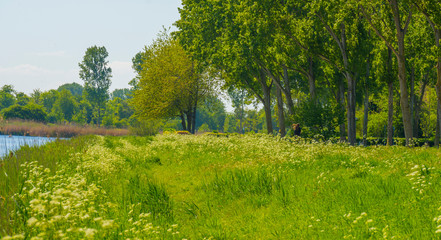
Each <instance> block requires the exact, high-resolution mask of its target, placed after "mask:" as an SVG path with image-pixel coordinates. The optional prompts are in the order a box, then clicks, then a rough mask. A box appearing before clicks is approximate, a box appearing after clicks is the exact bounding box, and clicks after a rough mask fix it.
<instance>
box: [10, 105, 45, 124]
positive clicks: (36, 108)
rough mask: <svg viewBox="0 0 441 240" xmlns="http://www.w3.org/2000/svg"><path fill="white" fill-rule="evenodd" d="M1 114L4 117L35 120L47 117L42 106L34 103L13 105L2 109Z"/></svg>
mask: <svg viewBox="0 0 441 240" xmlns="http://www.w3.org/2000/svg"><path fill="white" fill-rule="evenodd" d="M2 114H3V116H4V118H5V119H23V120H33V121H37V122H45V121H46V118H47V113H46V111H44V109H43V107H42V106H40V105H36V104H28V105H25V106H20V105H13V106H10V107H8V108H6V109H4V110H3V111H2Z"/></svg>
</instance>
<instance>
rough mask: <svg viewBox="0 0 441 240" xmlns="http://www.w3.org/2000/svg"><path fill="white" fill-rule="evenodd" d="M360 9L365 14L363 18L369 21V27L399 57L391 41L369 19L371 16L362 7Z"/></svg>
mask: <svg viewBox="0 0 441 240" xmlns="http://www.w3.org/2000/svg"><path fill="white" fill-rule="evenodd" d="M360 9H361V12H362V13H363V16H364V17H365V18H366V19H367V20H368V22H369V25H370V26H371V28H372V29H373V30H374V31H375V33H376V34H377V36H378V37H379V38H381V40H383V41H384V42H385V43H386V46H387V47H388V48H389V49H390V50H392V52H393V53H394V54H395V56H397V57H398V51H397V50H395V48H394V47H393V46H392V44H390V42H389V41H387V39H386V38H385V37H384V36H383V35H382V34H381V33H380V31H379V30H378V29H377V28H376V27H375V25H374V23H373V22H372V19H371V18H370V17H369V15H368V14H367V13H366V10H365V9H364V7H363V6H362V5H360Z"/></svg>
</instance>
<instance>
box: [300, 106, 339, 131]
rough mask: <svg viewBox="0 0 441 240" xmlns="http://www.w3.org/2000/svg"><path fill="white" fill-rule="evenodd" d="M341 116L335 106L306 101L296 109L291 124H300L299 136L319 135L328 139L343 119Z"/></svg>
mask: <svg viewBox="0 0 441 240" xmlns="http://www.w3.org/2000/svg"><path fill="white" fill-rule="evenodd" d="M343 114H344V113H342V112H341V111H340V108H339V107H338V106H336V105H331V104H322V103H316V102H315V101H311V100H306V101H304V102H302V103H300V105H299V106H298V107H297V108H296V111H295V115H294V119H293V122H294V123H299V124H300V126H301V128H302V134H301V136H304V137H313V136H315V135H317V134H320V135H322V136H324V137H325V138H329V137H331V136H334V135H335V131H336V127H337V126H338V125H339V123H341V122H342V121H343V119H344V118H343V116H342V115H343ZM305 127H307V128H308V129H306V128H305Z"/></svg>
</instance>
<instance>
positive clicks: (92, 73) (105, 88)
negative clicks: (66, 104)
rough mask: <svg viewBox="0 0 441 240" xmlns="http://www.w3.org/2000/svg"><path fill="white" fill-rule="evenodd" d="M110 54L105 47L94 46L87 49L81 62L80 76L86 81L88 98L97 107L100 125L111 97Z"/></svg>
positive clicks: (85, 86) (97, 120)
mask: <svg viewBox="0 0 441 240" xmlns="http://www.w3.org/2000/svg"><path fill="white" fill-rule="evenodd" d="M108 56H109V54H108V53H107V50H106V48H105V47H97V46H92V47H90V48H88V49H87V50H86V53H85V55H84V58H83V61H82V62H81V63H79V66H80V78H81V79H83V81H84V91H85V93H86V98H87V99H88V100H89V101H90V102H91V103H92V105H93V107H94V109H95V113H96V122H97V124H98V126H99V125H100V124H101V118H102V116H101V115H102V112H103V108H104V106H105V103H106V101H107V99H108V98H109V87H110V84H111V81H110V78H111V77H112V69H111V68H110V67H107V64H108V62H107V61H106V58H107V57H108Z"/></svg>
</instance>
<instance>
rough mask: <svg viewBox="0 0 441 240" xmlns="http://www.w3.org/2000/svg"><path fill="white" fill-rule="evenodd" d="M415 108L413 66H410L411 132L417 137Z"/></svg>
mask: <svg viewBox="0 0 441 240" xmlns="http://www.w3.org/2000/svg"><path fill="white" fill-rule="evenodd" d="M415 108H416V105H415V67H414V66H412V67H411V71H410V121H411V123H412V134H413V136H414V137H417V135H418V134H416V132H417V131H418V129H417V128H418V126H415V119H416V116H415Z"/></svg>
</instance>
